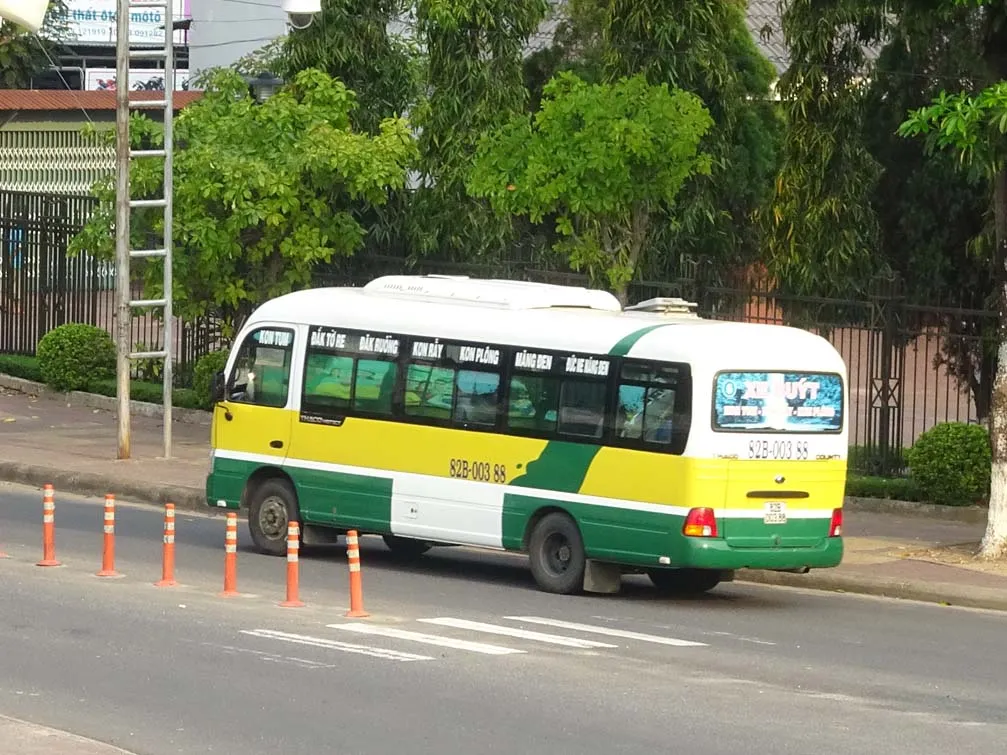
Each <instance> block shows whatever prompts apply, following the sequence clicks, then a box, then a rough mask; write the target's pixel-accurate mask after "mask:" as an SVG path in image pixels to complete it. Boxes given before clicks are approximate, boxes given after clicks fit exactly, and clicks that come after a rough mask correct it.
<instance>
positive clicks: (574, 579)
mask: <svg viewBox="0 0 1007 755" xmlns="http://www.w3.org/2000/svg"><path fill="white" fill-rule="evenodd" d="M528 556H529V558H530V560H531V573H532V576H533V577H534V578H535V582H536V583H538V586H539V588H541V589H542V590H544V591H545V592H551V593H558V594H560V595H573V594H575V593H578V592H580V591H581V590H582V589H583V587H584V569H585V567H586V566H587V556H586V555H585V553H584V540H583V538H582V537H581V535H580V530H579V529H577V524H576V523H575V522H574V521H573V519H571V518H570V517H569V516H567V515H566V514H564V513H561V512H558V511H554V512H553V513H551V514H546V515H545V516H544V517H542V519H541V520H539V522H538V523H537V524H536V525H535V528H534V529H533V530H532V532H531V538H530V539H529V542H528Z"/></svg>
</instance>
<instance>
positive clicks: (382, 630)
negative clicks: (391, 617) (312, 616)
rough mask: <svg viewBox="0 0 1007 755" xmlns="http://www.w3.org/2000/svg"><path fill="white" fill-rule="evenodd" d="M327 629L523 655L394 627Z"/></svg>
mask: <svg viewBox="0 0 1007 755" xmlns="http://www.w3.org/2000/svg"><path fill="white" fill-rule="evenodd" d="M326 626H328V627H329V629H339V630H342V631H344V632H358V633H359V634H370V635H375V636H377V637H391V638H393V639H396V640H410V641H412V642H423V643H426V644H427V645H437V646H439V647H444V648H453V649H455V650H467V651H469V652H470V653H483V654H484V655H514V654H517V653H524V652H525V651H524V650H515V649H513V648H505V647H503V646H501V645H487V644H484V643H482V642H470V641H468V640H455V639H452V638H450V637H440V636H438V635H435V634H423V633H422V632H410V631H407V630H405V629H396V628H395V627H383V626H376V625H373V624H327V625H326Z"/></svg>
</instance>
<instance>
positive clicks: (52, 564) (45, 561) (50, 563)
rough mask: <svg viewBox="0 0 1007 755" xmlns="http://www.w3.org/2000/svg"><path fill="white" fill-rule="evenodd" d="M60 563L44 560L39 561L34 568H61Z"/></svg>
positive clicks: (54, 560)
mask: <svg viewBox="0 0 1007 755" xmlns="http://www.w3.org/2000/svg"><path fill="white" fill-rule="evenodd" d="M62 565H63V562H62V561H57V560H56V559H46V560H44V561H39V562H38V563H37V564H35V566H62Z"/></svg>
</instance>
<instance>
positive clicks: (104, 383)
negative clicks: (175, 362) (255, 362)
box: [0, 355, 205, 409]
mask: <svg viewBox="0 0 1007 755" xmlns="http://www.w3.org/2000/svg"><path fill="white" fill-rule="evenodd" d="M0 374H4V375H10V376H12V377H18V378H22V379H24V380H33V381H35V382H37V383H41V382H44V381H43V380H42V373H41V371H40V370H39V368H38V359H36V358H35V357H25V356H6V355H0ZM88 393H95V394H97V395H99V396H109V397H111V398H115V395H116V386H115V381H114V380H99V381H97V382H95V383H92V384H91V386H90V387H89V388H88ZM129 397H130V398H131V399H132V400H134V401H145V402H148V403H151V404H160V403H161V400H162V397H163V388H162V384H161V383H152V382H147V381H144V380H131V381H130V382H129ZM171 403H172V404H173V405H174V406H177V407H179V408H181V409H205V407H204V406H202V405H201V403H200V401H199V398H198V396H196V392H195V391H194V390H192V389H191V388H175V389H174V390H173V391H172V392H171Z"/></svg>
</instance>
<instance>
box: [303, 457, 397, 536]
mask: <svg viewBox="0 0 1007 755" xmlns="http://www.w3.org/2000/svg"><path fill="white" fill-rule="evenodd" d="M286 471H287V472H288V473H289V474H290V476H291V477H292V478H293V480H294V484H295V485H296V486H297V499H298V503H299V504H300V509H301V518H302V520H303V521H304V522H307V523H308V524H329V525H334V526H343V527H353V528H356V529H360V530H362V531H364V532H378V533H388V532H391V531H392V525H391V520H392V481H391V479H389V478H387V477H376V476H371V475H364V474H349V473H346V472H323V471H321V470H316V469H304V468H301V467H293V466H290V467H286Z"/></svg>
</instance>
